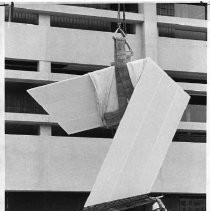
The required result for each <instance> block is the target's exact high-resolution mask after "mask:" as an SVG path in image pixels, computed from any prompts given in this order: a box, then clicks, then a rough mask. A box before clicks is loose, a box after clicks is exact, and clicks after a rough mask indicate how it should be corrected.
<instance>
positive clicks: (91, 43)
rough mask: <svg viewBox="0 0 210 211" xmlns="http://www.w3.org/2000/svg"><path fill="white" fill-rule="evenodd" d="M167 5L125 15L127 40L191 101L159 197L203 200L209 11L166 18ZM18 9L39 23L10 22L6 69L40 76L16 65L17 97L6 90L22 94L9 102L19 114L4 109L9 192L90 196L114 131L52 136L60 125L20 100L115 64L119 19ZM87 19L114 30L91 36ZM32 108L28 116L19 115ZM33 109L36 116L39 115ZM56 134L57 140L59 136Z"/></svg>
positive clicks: (54, 7)
mask: <svg viewBox="0 0 210 211" xmlns="http://www.w3.org/2000/svg"><path fill="white" fill-rule="evenodd" d="M165 5H166V6H164V7H162V8H161V12H163V13H161V14H160V11H159V9H160V8H159V6H157V5H156V4H155V3H148V4H146V3H145V4H138V10H139V12H138V13H136V12H135V13H134V12H126V21H127V23H128V24H130V25H131V28H132V30H131V31H130V32H129V34H128V37H127V40H128V42H129V44H130V46H131V47H132V49H133V51H134V56H133V60H136V59H141V58H144V57H151V58H152V59H153V60H154V61H156V62H157V63H158V64H159V65H160V66H161V67H162V68H163V69H164V70H165V71H166V72H167V73H168V74H169V76H171V77H172V78H173V79H174V80H175V81H177V83H179V85H180V86H181V87H183V89H185V90H186V91H187V92H188V93H189V94H190V95H191V99H192V101H191V102H190V104H189V106H188V107H187V109H186V111H185V113H184V115H183V118H182V121H181V122H180V124H179V127H178V130H177V134H176V135H177V137H178V136H179V138H174V141H176V142H173V143H172V145H171V148H170V150H169V152H168V155H167V158H166V159H165V161H164V165H163V167H162V168H161V170H160V173H159V176H158V178H157V180H156V182H155V184H154V187H153V191H154V192H161V193H162V192H165V193H168V194H172V193H178V194H204V193H205V142H206V140H205V134H206V74H207V65H206V64H207V57H206V51H207V42H206V31H207V21H206V20H204V17H205V14H203V10H204V9H203V8H200V9H199V10H195V6H190V8H191V9H189V5H188V7H187V6H186V5H180V4H179V5H178V4H175V6H173V5H172V7H171V6H170V7H171V8H175V10H174V11H173V10H171V11H172V12H171V11H170V13H166V11H167V12H168V11H169V10H168V9H165V7H167V5H168V4H165ZM15 7H16V8H18V9H19V12H28V13H30V15H31V16H30V17H33V18H35V17H37V20H35V19H34V20H35V22H34V23H35V24H30V23H17V22H12V23H8V22H5V57H6V66H7V61H8V62H10V64H11V62H14V64H17V61H18V62H21V61H22V62H23V61H30V60H31V61H33V62H35V63H36V65H35V66H34V67H33V70H32V68H31V69H30V67H28V68H27V70H24V69H23V67H21V65H20V66H19V67H18V68H17V67H16V68H14V67H13V66H12V65H10V66H9V68H6V70H5V83H6V93H8V95H9V93H15V88H13V89H14V91H13V90H12V89H11V91H8V89H7V87H17V86H18V87H19V88H17V89H18V90H19V91H20V94H19V95H18V96H19V98H18V99H17V98H16V99H17V100H12V99H15V98H13V96H10V98H11V100H10V101H11V102H12V101H14V102H16V104H14V105H12V106H13V107H14V108H12V109H11V108H10V110H9V107H11V105H9V104H8V103H7V104H6V106H5V108H6V115H5V122H6V131H7V133H8V134H10V133H14V134H10V135H6V190H7V191H10V192H12V191H22V192H23V191H32V192H33V191H42V192H43V193H44V191H60V192H63V191H70V192H71V191H76V192H78V191H82V192H84V191H85V192H86V191H90V189H91V187H92V185H93V182H94V179H95V177H96V175H97V172H98V170H99V168H100V165H101V163H102V162H103V159H104V157H105V155H106V152H107V150H108V148H109V145H110V143H111V139H110V138H111V137H113V135H114V132H113V131H111V130H106V131H105V132H104V130H103V131H102V130H101V129H100V130H99V129H98V130H94V131H88V132H85V133H81V134H75V135H74V136H75V137H69V136H67V134H65V133H63V132H61V133H57V132H53V131H54V130H53V128H54V127H58V126H57V124H56V123H55V122H54V121H53V120H52V119H51V118H50V116H48V115H47V114H44V113H42V112H40V110H39V109H38V110H36V108H35V107H36V106H37V105H36V104H35V103H27V102H28V101H30V96H26V97H23V96H21V93H22V95H24V96H25V94H26V89H27V87H35V86H39V85H43V84H47V83H51V82H55V81H60V80H64V79H68V78H72V77H75V76H76V75H77V74H80V75H81V74H84V73H86V72H88V71H93V70H97V69H101V68H103V67H105V66H109V65H110V64H111V62H112V61H113V60H114V58H113V53H114V48H113V46H114V43H113V39H112V36H113V31H112V30H113V29H111V28H110V27H111V26H112V25H113V23H115V24H116V23H117V12H116V11H111V10H105V9H95V8H89V7H88V8H87V7H79V6H65V5H58V4H16V3H15ZM186 11H187V12H186ZM191 11H193V14H192V13H191ZM195 11H199V14H198V13H197V12H195ZM157 13H158V14H157ZM186 14H187V15H186ZM52 15H53V16H60V17H62V18H63V17H66V18H69V19H68V20H70V19H71V18H72V19H71V21H73V20H75V19H74V18H76V19H77V20H79V19H78V18H83V19H81V20H80V21H79V22H78V23H77V24H78V25H77V27H74V28H64V27H52V26H51V21H50V17H51V16H52ZM18 17H19V16H18ZM21 17H22V16H21ZM28 17H29V16H28ZM121 17H122V13H121ZM23 19H24V18H23ZM23 19H21V21H22V22H24V21H23ZM84 19H86V20H88V21H89V22H88V23H89V24H93V23H95V22H94V21H98V22H97V23H100V24H105V25H106V27H107V26H108V28H109V30H107V28H106V30H105V29H103V30H104V31H102V29H101V25H100V24H99V25H100V26H98V27H99V28H100V30H96V29H94V30H93V29H92V30H88V28H86V29H84V23H83V24H82V21H84ZM18 20H20V18H19V19H18ZM62 20H63V21H64V20H65V18H63V19H62ZM21 21H19V22H21ZM56 64H58V65H61V66H62V65H64V66H65V67H64V68H63V67H59V68H57V71H56V72H53V70H52V69H53V68H51V67H53V65H56ZM51 65H52V66H51ZM29 66H30V65H29ZM64 70H65V73H63V72H64ZM20 85H21V87H22V88H20ZM15 96H16V97H17V95H16V94H15ZM23 99H24V100H23ZM8 102H9V101H8ZM30 102H31V101H30ZM26 104H27V108H26V109H25V110H24V109H20V108H23V107H24V106H26ZM34 110H36V111H37V112H32V111H34ZM32 126H33V131H32ZM8 128H9V129H8ZM14 128H16V129H14ZM19 128H22V130H20V129H19ZM59 130H61V129H59ZM12 131H15V132H12ZM17 131H19V135H17V133H18V132H17ZM52 133H57V135H56V136H52ZM26 134H28V135H26ZM61 134H62V136H66V137H61ZM102 134H103V138H102ZM76 136H77V138H76ZM80 136H81V137H80ZM96 136H97V138H94V137H96ZM180 137H181V138H180ZM182 137H184V138H182ZM181 142H184V143H181ZM193 142H196V143H193ZM199 142H202V143H199ZM203 142H204V143H203ZM189 167H190V168H189ZM183 181H184V182H183ZM43 209H44V208H43ZM78 209H80V208H78ZM78 209H76V208H75V210H78ZM174 209H175V208H174ZM61 210H62V209H61Z"/></svg>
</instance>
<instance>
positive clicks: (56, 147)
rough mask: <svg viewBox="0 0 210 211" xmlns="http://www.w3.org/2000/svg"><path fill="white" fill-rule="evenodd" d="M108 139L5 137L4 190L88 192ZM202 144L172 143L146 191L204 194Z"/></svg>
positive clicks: (107, 145)
mask: <svg viewBox="0 0 210 211" xmlns="http://www.w3.org/2000/svg"><path fill="white" fill-rule="evenodd" d="M111 142H112V140H111V139H99V138H98V139H94V138H73V137H47V136H45V137H41V136H26V135H19V136H18V135H6V161H7V162H6V169H5V171H6V190H18V191H21V190H30V191H84V192H86V191H90V190H91V188H92V186H93V184H94V182H95V179H96V176H97V174H98V172H99V169H100V167H101V165H102V163H103V160H104V158H105V156H106V153H107V151H108V149H109V147H110V144H111ZM205 155H206V144H202V143H178V142H173V143H172V144H171V146H170V148H169V150H168V153H167V155H166V158H165V160H164V162H163V165H162V167H161V169H160V172H159V175H158V177H157V180H156V182H155V183H154V186H153V187H152V192H168V193H205V190H206V184H205V181H206V180H205V179H206V178H205V175H206V170H205V169H206V166H205V159H206V158H205Z"/></svg>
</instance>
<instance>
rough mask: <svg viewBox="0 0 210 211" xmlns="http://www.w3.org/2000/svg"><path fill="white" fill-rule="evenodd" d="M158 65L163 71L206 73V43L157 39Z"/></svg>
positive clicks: (164, 38)
mask: <svg viewBox="0 0 210 211" xmlns="http://www.w3.org/2000/svg"><path fill="white" fill-rule="evenodd" d="M158 52H159V53H158V64H159V65H160V67H161V68H162V69H164V70H175V71H185V72H199V73H206V71H207V63H206V61H207V42H206V41H199V40H186V39H174V38H166V37H159V38H158Z"/></svg>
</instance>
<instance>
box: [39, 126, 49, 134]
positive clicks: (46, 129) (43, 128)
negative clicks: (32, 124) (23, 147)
mask: <svg viewBox="0 0 210 211" xmlns="http://www.w3.org/2000/svg"><path fill="white" fill-rule="evenodd" d="M39 135H40V136H51V125H40V128H39Z"/></svg>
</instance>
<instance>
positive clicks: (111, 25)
mask: <svg viewBox="0 0 210 211" xmlns="http://www.w3.org/2000/svg"><path fill="white" fill-rule="evenodd" d="M50 25H51V26H52V27H60V28H72V29H82V30H93V31H105V32H115V31H116V29H117V23H115V22H109V21H105V20H100V19H91V18H89V19H88V18H83V17H67V16H55V15H51V16H50ZM135 31H136V27H135V24H129V23H127V24H126V32H127V33H128V34H135V33H136V32H135Z"/></svg>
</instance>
